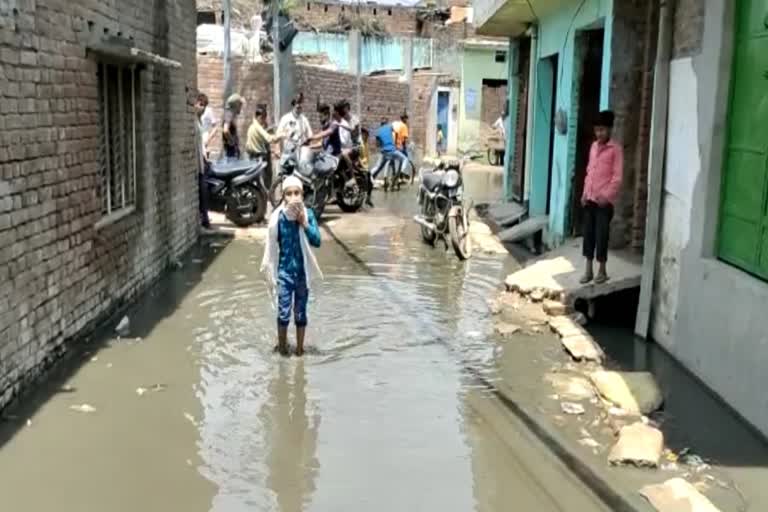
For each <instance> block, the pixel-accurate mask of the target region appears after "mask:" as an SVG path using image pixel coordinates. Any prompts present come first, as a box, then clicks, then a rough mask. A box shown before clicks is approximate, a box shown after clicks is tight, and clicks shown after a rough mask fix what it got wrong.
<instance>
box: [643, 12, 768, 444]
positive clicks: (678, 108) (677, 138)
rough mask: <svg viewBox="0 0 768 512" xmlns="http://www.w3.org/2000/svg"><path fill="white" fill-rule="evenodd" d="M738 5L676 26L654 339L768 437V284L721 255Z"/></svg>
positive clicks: (689, 16) (682, 15) (682, 18)
mask: <svg viewBox="0 0 768 512" xmlns="http://www.w3.org/2000/svg"><path fill="white" fill-rule="evenodd" d="M733 4H734V2H731V1H728V0H706V1H705V0H684V1H682V2H680V4H679V8H678V12H677V13H676V20H675V27H676V32H675V44H674V48H675V57H676V58H675V60H674V61H673V62H672V68H671V76H670V87H671V89H670V94H671V95H670V101H669V107H670V110H669V121H668V130H669V131H668V144H667V151H668V155H667V163H666V169H665V173H666V177H665V183H664V198H663V216H662V229H661V233H660V249H659V256H658V260H657V269H656V275H657V282H656V283H655V294H654V303H653V312H652V325H651V328H652V335H653V337H654V339H655V340H656V341H657V342H659V343H660V344H661V345H663V346H664V347H665V348H666V349H667V350H669V351H670V352H671V353H672V354H673V355H674V356H675V357H677V358H678V359H679V360H680V361H681V362H682V363H683V364H685V365H686V366H687V367H688V368H689V369H690V370H691V371H692V372H693V373H694V374H696V375H697V376H698V377H700V378H701V379H702V380H703V381H704V382H705V383H706V384H707V385H709V386H710V387H711V388H712V389H713V390H714V391H715V392H716V393H718V394H719V395H720V396H721V397H722V398H723V399H725V401H727V402H728V403H729V404H731V405H732V406H733V407H734V408H735V409H736V410H737V411H738V412H739V413H741V415H743V416H744V417H745V418H746V419H747V420H748V421H749V422H751V423H752V424H753V425H755V426H756V427H757V428H758V429H759V430H761V431H762V432H763V433H764V434H766V435H768V407H767V406H766V405H767V404H766V394H765V383H766V382H767V381H768V321H767V320H766V311H768V283H766V282H764V281H761V280H759V279H756V278H754V277H752V276H750V275H749V274H747V273H746V272H743V271H741V270H739V269H737V268H734V267H732V266H730V265H727V264H725V263H723V262H721V261H719V260H718V259H716V254H715V239H716V231H717V225H718V215H719V211H718V210H719V204H720V201H719V198H720V181H721V176H722V168H723V152H724V148H725V142H726V140H725V129H724V128H725V126H726V116H727V109H728V87H729V80H730V76H731V60H732V59H731V55H732V51H733V36H734V12H733V10H734V8H733Z"/></svg>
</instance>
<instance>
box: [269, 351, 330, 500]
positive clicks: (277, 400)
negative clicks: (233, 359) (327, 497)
mask: <svg viewBox="0 0 768 512" xmlns="http://www.w3.org/2000/svg"><path fill="white" fill-rule="evenodd" d="M278 368H279V369H278V372H277V375H276V376H275V378H274V379H272V381H271V382H270V384H269V388H268V389H269V396H270V400H269V402H267V403H266V404H265V405H264V407H263V408H262V410H261V417H262V423H263V425H264V428H265V430H264V437H265V444H266V445H267V446H268V450H269V454H268V456H267V467H268V471H269V474H268V476H267V486H268V487H269V488H270V489H271V490H272V492H274V493H275V496H276V499H277V504H278V507H279V510H280V512H301V511H302V510H304V509H305V505H306V504H307V503H309V501H310V498H311V497H312V493H313V492H314V490H315V477H316V475H317V471H318V467H319V462H318V459H317V432H318V428H319V426H320V416H319V415H317V414H315V415H312V417H311V418H310V416H309V414H308V413H307V393H306V386H307V378H306V371H305V369H304V360H298V361H280V363H279V365H278ZM291 373H292V375H291Z"/></svg>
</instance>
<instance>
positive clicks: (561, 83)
mask: <svg viewBox="0 0 768 512" xmlns="http://www.w3.org/2000/svg"><path fill="white" fill-rule="evenodd" d="M612 13H613V3H612V0H586V1H585V2H584V3H583V4H582V1H581V0H569V1H568V3H567V4H566V5H564V6H563V7H561V8H560V9H559V10H557V11H556V12H554V13H552V14H550V15H548V16H546V17H544V18H542V19H541V20H540V23H539V34H538V37H539V45H538V59H539V60H540V59H543V58H546V57H550V56H552V55H557V56H558V61H559V62H558V69H557V70H556V74H555V85H556V87H557V97H556V102H555V110H557V109H563V110H564V111H565V112H566V113H567V114H568V133H566V134H565V135H561V134H559V133H556V134H555V136H554V141H553V149H552V151H553V162H552V169H551V173H552V175H551V181H552V183H551V187H550V191H549V202H550V212H549V214H550V218H549V240H548V241H549V243H550V244H552V245H557V244H559V243H560V242H562V240H563V238H564V237H565V235H566V231H567V229H568V226H567V218H568V210H569V207H570V194H571V176H572V174H573V171H574V165H575V164H574V162H575V155H576V135H577V133H576V127H577V115H578V111H577V108H576V107H577V100H578V89H577V87H574V78H575V76H576V73H577V71H578V70H577V67H576V66H577V63H576V62H575V36H576V33H577V32H578V31H579V30H584V29H589V28H599V27H603V28H604V29H605V38H604V41H605V44H604V50H603V67H602V77H603V79H602V86H601V90H600V106H601V108H608V106H609V91H610V83H609V79H608V77H609V76H610V66H611V33H612V23H611V20H612ZM538 69H539V70H541V69H542V68H541V67H539V68H538ZM543 81H551V78H550V77H549V76H547V73H543V74H539V77H538V82H539V83H538V84H537V86H538V87H539V88H542V87H546V86H549V85H550V84H545V83H543ZM542 98H546V94H543V93H539V94H537V96H536V97H535V98H534V101H535V102H536V104H535V105H534V108H535V112H536V113H537V115H536V116H535V117H534V129H533V136H534V141H533V146H534V155H533V160H532V164H533V170H532V172H533V173H534V176H532V180H531V191H530V194H531V195H530V197H531V199H530V201H531V204H530V206H531V214H532V215H540V214H543V213H544V209H545V208H546V204H547V203H546V193H547V191H546V184H547V176H546V175H544V176H542V175H541V173H542V172H544V171H547V172H549V165H548V163H549V162H548V160H549V154H548V148H549V141H548V140H544V139H548V138H549V133H550V129H551V128H550V125H551V120H550V119H548V117H549V105H542V103H544V102H542V101H541V99H542ZM539 113H545V114H542V115H539Z"/></svg>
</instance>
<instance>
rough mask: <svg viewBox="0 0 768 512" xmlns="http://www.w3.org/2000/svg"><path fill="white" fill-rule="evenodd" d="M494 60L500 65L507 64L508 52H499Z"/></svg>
mask: <svg viewBox="0 0 768 512" xmlns="http://www.w3.org/2000/svg"><path fill="white" fill-rule="evenodd" d="M493 60H494V61H495V62H498V63H500V64H501V63H504V62H507V52H505V51H497V52H496V55H494V57H493Z"/></svg>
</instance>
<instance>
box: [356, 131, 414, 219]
mask: <svg viewBox="0 0 768 512" xmlns="http://www.w3.org/2000/svg"><path fill="white" fill-rule="evenodd" d="M376 143H377V144H378V146H379V151H380V152H381V157H380V158H379V161H378V162H377V163H376V165H374V166H373V168H372V169H371V171H370V174H371V180H375V179H376V176H378V175H379V173H380V172H381V171H383V170H384V168H385V167H386V166H387V165H391V166H392V168H393V169H394V171H395V172H397V173H398V174H399V173H400V171H401V170H403V169H404V168H405V164H406V162H407V160H408V159H407V157H406V156H405V155H404V154H403V153H401V152H400V151H398V150H397V147H396V146H395V130H394V128H393V127H392V123H390V122H388V121H387V120H386V119H384V120H382V121H381V126H379V129H378V130H376ZM372 191H373V186H371V187H369V190H368V197H367V199H366V202H367V203H369V204H370V202H371V192H372Z"/></svg>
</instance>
